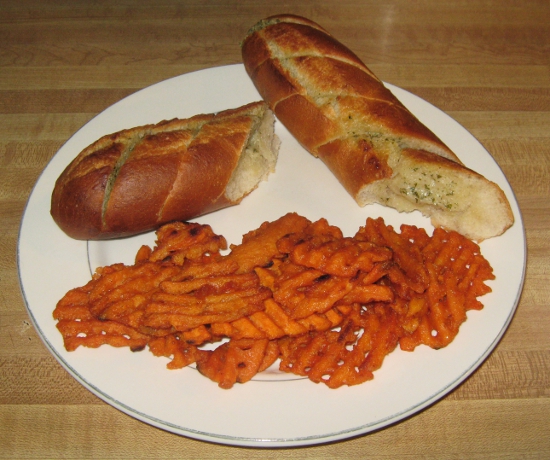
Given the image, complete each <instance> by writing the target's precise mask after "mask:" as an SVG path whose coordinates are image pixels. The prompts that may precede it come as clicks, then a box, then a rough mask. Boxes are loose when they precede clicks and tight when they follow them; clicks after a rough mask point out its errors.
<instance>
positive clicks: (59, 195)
mask: <svg viewBox="0 0 550 460" xmlns="http://www.w3.org/2000/svg"><path fill="white" fill-rule="evenodd" d="M266 110H268V109H267V105H266V104H265V103H264V102H255V103H251V104H247V105H245V106H243V107H240V108H237V109H230V110H226V111H223V112H220V113H218V114H215V115H214V114H207V115H197V116H195V117H192V118H190V119H186V120H179V119H174V120H169V121H162V122H160V123H158V124H156V125H145V126H141V127H136V128H132V129H129V130H124V131H120V132H118V133H114V134H111V135H108V136H104V137H102V138H101V139H99V140H98V141H96V142H94V143H93V144H92V145H90V146H89V147H87V148H86V149H84V150H83V151H82V152H81V153H80V154H79V155H78V157H77V158H75V160H74V161H73V162H72V163H71V164H70V165H69V166H68V167H67V168H66V170H65V171H64V172H63V173H62V174H61V176H60V177H59V179H58V180H57V182H56V185H55V188H54V191H53V194H52V204H51V214H52V217H53V218H54V220H55V221H56V222H57V224H58V225H59V226H60V228H61V229H62V230H63V231H65V233H67V234H68V235H69V236H71V237H73V238H77V239H106V238H115V237H122V236H128V235H133V234H137V233H141V232H145V231H148V230H152V229H154V228H156V227H158V226H159V225H161V224H163V223H166V222H170V221H173V220H188V219H191V218H194V217H197V216H199V215H202V214H206V213H208V212H212V211H214V210H217V209H220V208H223V207H226V206H230V205H234V204H237V203H238V202H239V201H240V200H241V199H242V198H243V196H240V197H239V198H238V199H228V198H227V197H226V195H225V192H226V187H227V185H228V182H229V180H230V179H231V177H232V174H233V173H234V171H235V170H236V168H237V164H238V162H239V159H240V157H241V155H242V154H243V151H244V150H245V148H246V147H247V144H248V142H249V139H250V136H251V135H252V134H251V133H252V132H253V130H254V129H257V128H258V125H259V124H260V121H261V119H262V118H263V117H264V116H265V114H266Z"/></svg>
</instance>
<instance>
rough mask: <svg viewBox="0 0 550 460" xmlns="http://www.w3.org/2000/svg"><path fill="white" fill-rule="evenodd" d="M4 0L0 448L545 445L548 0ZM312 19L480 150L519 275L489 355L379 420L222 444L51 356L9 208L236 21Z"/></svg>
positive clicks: (225, 40)
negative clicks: (290, 441) (447, 386)
mask: <svg viewBox="0 0 550 460" xmlns="http://www.w3.org/2000/svg"><path fill="white" fill-rule="evenodd" d="M290 5H292V4H289V3H288V2H281V1H278V0H268V1H266V2H257V1H255V0H254V1H253V0H244V1H238V2H237V1H234V0H231V1H223V0H212V1H204V0H189V1H186V2H181V1H176V0H155V1H151V0H142V1H140V2H133V1H130V0H117V1H115V2H112V1H107V0H98V1H95V2H93V3H90V2H87V1H85V0H60V1H57V2H43V1H42V0H3V1H2V2H1V6H0V219H1V225H0V458H138V457H155V458H159V457H162V458H204V459H209V458H212V459H213V458H216V459H234V458H268V459H271V458H277V459H279V458H288V459H290V458H326V459H329V458H330V459H335V458H346V459H353V458H365V457H366V456H368V457H369V458H372V459H390V458H391V459H393V458H403V459H408V458H410V459H412V458H434V459H435V458H437V459H458V458H471V459H515V458H523V459H539V458H550V423H549V422H550V308H549V302H550V199H549V196H550V3H548V1H547V0H527V1H526V0H502V1H497V0H481V1H473V0H465V1H461V2H439V1H437V0H419V1H415V2H411V1H409V0H388V1H385V2H379V1H374V0H366V1H362V2H358V1H351V0H344V1H341V2H333V1H328V0H326V1H325V0H322V1H311V0H304V1H301V2H297V4H296V5H292V6H290ZM282 12H292V13H295V14H300V15H304V16H307V17H309V18H311V19H313V20H314V21H317V22H319V23H321V24H322V25H323V26H325V27H326V28H327V29H328V30H330V31H331V32H332V33H333V34H334V35H335V36H337V37H338V38H339V39H340V40H341V41H343V42H344V43H345V44H346V45H348V46H349V47H350V48H352V49H353V50H354V51H355V52H356V53H357V54H358V55H359V56H360V57H361V58H362V59H363V60H364V61H365V62H366V64H367V65H368V66H369V67H370V68H371V69H372V70H373V71H374V72H375V73H376V74H377V75H378V76H379V77H380V78H381V79H383V80H384V81H387V82H390V83H392V84H395V85H398V86H400V87H403V88H405V89H407V90H409V91H411V92H413V93H415V94H417V95H419V96H420V97H422V98H424V99H426V100H428V101H429V102H431V103H432V104H435V105H436V106H438V107H440V108H441V109H442V110H444V111H446V112H447V113H448V114H449V115H451V116H452V117H453V118H455V119H456V120H457V121H459V122H460V123H461V124H463V125H464V126H465V127H466V128H467V129H469V130H470V131H471V132H472V133H473V134H474V136H476V137H477V138H478V139H479V140H480V142H481V143H482V144H483V145H484V146H485V147H486V148H487V149H488V151H489V152H490V153H491V154H492V155H493V156H494V158H495V159H496V161H497V162H498V163H499V165H500V167H501V168H502V170H503V171H504V173H505V174H506V176H507V178H508V180H509V182H510V184H511V185H512V187H513V189H514V191H515V193H516V196H517V199H518V202H519V205H520V209H521V212H522V215H523V219H524V223H525V229H526V234H527V245H528V266H527V273H526V280H525V288H524V292H523V295H522V297H521V301H520V304H519V307H518V310H517V313H516V315H515V317H514V319H513V321H512V324H511V326H510V328H509V329H508V331H507V333H506V334H505V336H504V338H503V339H502V341H501V342H500V344H499V345H498V347H497V348H496V350H495V351H494V353H493V354H492V355H491V356H490V357H489V358H488V359H487V360H486V361H485V362H484V364H483V365H482V366H481V367H480V368H479V369H478V370H477V371H476V372H475V373H474V374H473V375H472V376H471V377H470V378H469V379H467V380H466V381H465V382H464V383H463V384H462V385H460V386H459V387H458V388H457V389H455V390H454V391H453V392H452V393H451V394H449V395H448V396H447V397H446V398H444V399H443V400H441V401H440V402H438V403H436V404H434V405H432V406H431V407H429V408H427V409H426V410H424V411H423V412H421V413H419V414H418V415H416V416H414V417H412V418H410V419H407V420H404V421H403V422H400V423H398V424H395V425H394V426H391V427H388V428H386V429H383V430H380V431H378V432H375V433H371V434H369V435H366V436H361V437H358V438H355V439H350V440H348V441H344V442H340V443H335V444H328V445H322V446H314V447H309V448H301V449H278V450H254V449H239V448H234V447H224V446H219V445H214V444H209V443H204V442H199V441H194V440H191V439H187V438H184V437H180V436H176V435H172V434H170V433H167V432H164V431H162V430H159V429H156V428H153V427H151V426H149V425H146V424H143V423H141V422H139V421H137V420H135V419H133V418H131V417H129V416H127V415H125V414H123V413H121V412H119V411H118V410H116V409H113V408H112V407H110V406H108V405H107V404H105V403H103V402H102V401H101V400H99V399H98V398H97V397H95V396H94V395H93V394H91V393H90V392H88V391H87V390H86V389H84V388H83V387H82V386H81V385H80V384H79V383H77V382H76V381H75V380H74V379H73V378H72V377H70V376H69V375H68V374H67V373H66V371H65V370H63V368H62V367H61V366H60V365H59V364H58V363H57V362H56V361H55V359H54V358H53V357H52V356H51V355H50V354H49V352H48V351H47V350H46V348H45V347H44V345H43V344H42V342H41V340H40V338H39V337H38V335H37V334H36V332H35V330H34V329H33V327H32V325H31V323H30V320H29V317H28V315H27V313H26V310H25V305H24V303H23V299H22V297H21V293H20V289H19V284H18V277H17V266H16V246H17V235H18V231H19V224H20V219H21V216H22V213H23V210H24V207H25V203H26V200H27V198H28V196H29V194H30V192H31V190H32V187H33V185H34V183H35V182H36V180H37V179H38V177H39V175H40V173H41V171H42V169H43V168H44V167H45V165H46V164H47V163H48V161H49V160H50V159H51V158H52V156H53V155H54V154H55V152H56V151H57V150H58V149H59V148H60V147H61V145H63V143H64V142H65V141H66V140H67V139H68V138H69V137H70V136H71V135H72V134H73V133H74V132H75V131H77V130H78V129H79V128H80V127H81V126H82V125H83V124H85V123H86V122H87V121H88V120H90V119H91V118H92V117H93V116H95V115H96V114H97V113H99V112H101V111H102V110H104V109H105V108H107V107H108V106H110V105H111V104H113V103H114V102H116V101H118V100H119V99H121V98H123V97H125V96H127V95H128V94H131V93H133V92H135V91H137V90H139V89H141V88H143V87H146V86H148V85H151V84H153V83H155V82H158V81H161V80H164V79H166V78H170V77H173V76H176V75H180V74H183V73H186V72H191V71H195V70H200V69H204V68H207V67H211V66H219V65H226V64H234V63H238V62H240V49H239V42H240V40H241V39H242V37H243V36H244V33H245V32H246V31H247V29H248V27H250V26H251V25H252V24H254V23H255V22H256V21H257V20H258V19H260V18H263V17H266V16H268V15H271V14H277V13H282Z"/></svg>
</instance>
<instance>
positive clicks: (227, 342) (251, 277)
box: [53, 213, 494, 389]
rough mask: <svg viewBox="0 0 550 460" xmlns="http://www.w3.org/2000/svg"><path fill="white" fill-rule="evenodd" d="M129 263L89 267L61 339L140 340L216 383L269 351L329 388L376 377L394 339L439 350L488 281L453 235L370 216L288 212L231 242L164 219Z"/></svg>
mask: <svg viewBox="0 0 550 460" xmlns="http://www.w3.org/2000/svg"><path fill="white" fill-rule="evenodd" d="M156 236H157V240H156V245H155V247H154V248H150V247H148V246H143V247H141V248H140V249H139V250H138V252H137V255H136V259H135V264H134V265H131V266H127V265H123V264H114V265H111V266H107V267H101V268H98V269H97V271H96V273H95V274H94V275H93V277H92V279H91V280H90V281H89V282H88V283H87V284H85V285H84V286H82V287H78V288H75V289H72V290H71V291H69V292H68V293H67V294H66V295H65V296H64V297H63V298H62V299H61V300H60V301H59V302H58V304H57V306H56V308H55V310H54V312H53V316H54V318H55V319H56V320H57V327H58V329H59V331H60V333H61V334H62V336H63V340H64V344H65V348H66V349H67V350H69V351H73V350H75V349H76V348H78V347H79V346H85V347H92V348H96V347H99V346H101V345H104V344H108V345H111V346H115V347H122V346H128V347H130V349H131V350H132V351H139V350H143V349H144V348H146V347H148V348H149V350H150V351H151V352H152V353H153V354H154V355H155V356H162V357H165V358H168V359H169V362H168V364H167V367H168V368H169V369H180V368H183V367H185V366H189V365H192V364H194V365H196V368H197V370H198V371H199V372H200V373H201V374H203V375H205V376H206V377H208V378H210V379H211V380H213V381H214V382H216V383H217V384H218V385H219V386H220V387H221V388H224V389H227V388H231V387H232V386H233V385H234V384H235V383H244V382H247V381H249V380H251V379H252V378H253V377H254V376H255V375H256V374H257V373H259V372H262V371H263V370H265V369H267V368H268V367H270V366H271V365H273V364H274V363H275V362H277V360H280V364H279V368H280V370H281V371H283V372H290V373H294V374H296V375H299V376H304V377H307V378H309V379H310V380H311V381H313V382H316V383H324V384H326V385H327V386H328V387H330V388H338V387H340V386H343V385H356V384H359V383H362V382H365V381H367V380H370V379H372V378H373V376H374V374H373V373H374V372H375V371H376V370H377V369H379V368H380V367H381V366H382V363H383V361H384V358H385V357H386V356H387V355H388V354H389V353H391V352H392V351H393V350H394V349H395V348H396V347H398V346H399V347H400V348H401V349H403V350H406V351H413V350H414V349H415V348H416V347H417V346H419V345H427V346H429V347H432V348H436V349H438V348H442V347H445V346H447V345H448V344H449V343H451V342H452V340H453V339H454V337H455V336H456V334H458V331H459V328H460V326H461V324H462V323H463V322H464V321H466V318H467V316H466V313H467V311H468V310H480V309H482V308H483V305H482V304H481V302H480V301H479V300H478V297H480V296H482V295H484V294H487V293H488V292H490V291H491V289H490V287H489V286H488V285H487V284H486V281H487V280H491V279H494V275H493V270H492V268H491V266H490V264H489V262H488V261H487V260H486V259H485V258H484V257H483V256H482V255H481V253H480V249H479V246H478V245H477V244H475V243H473V242H472V241H470V240H468V239H466V238H465V237H463V236H461V235H459V234H458V233H456V232H447V231H445V230H442V229H436V230H435V231H434V233H433V235H432V236H429V235H428V234H427V233H426V231H425V230H423V229H419V228H417V227H414V226H408V225H403V226H401V228H400V231H399V232H397V231H395V230H394V229H393V228H392V227H391V226H388V225H386V224H385V223H384V221H383V220H382V219H381V218H379V219H371V218H369V219H367V221H366V224H365V226H364V227H361V228H360V229H359V230H358V232H357V233H356V235H354V236H353V237H345V236H344V235H343V234H342V232H341V230H340V229H339V228H338V227H335V226H332V225H330V224H329V223H328V222H327V221H326V220H325V219H320V220H318V221H316V222H310V221H309V220H307V219H306V218H304V217H302V216H299V215H297V214H295V213H290V214H287V215H286V216H283V217H281V218H280V219H278V220H276V221H274V222H266V223H264V224H262V225H261V226H260V227H259V228H258V229H257V230H253V231H251V232H249V233H247V234H246V235H244V237H243V241H242V243H241V244H239V245H232V246H231V248H230V252H229V253H228V254H222V251H224V250H225V249H227V242H226V240H225V238H224V237H223V236H220V235H216V234H215V233H214V232H213V231H212V229H211V228H210V227H209V226H208V225H200V224H196V223H182V222H179V223H171V224H167V225H165V226H163V227H162V228H160V229H159V230H158V231H157V234H156Z"/></svg>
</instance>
